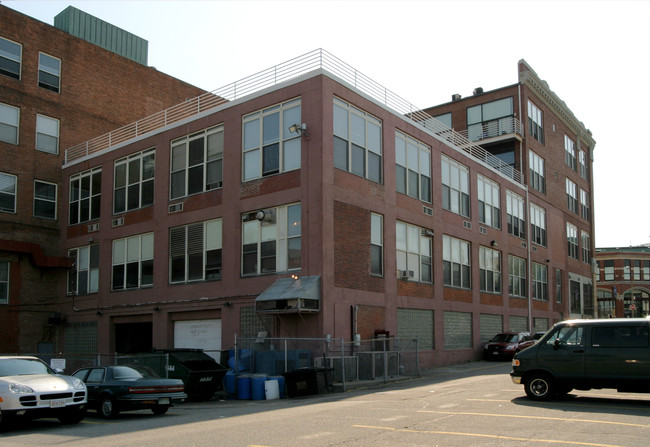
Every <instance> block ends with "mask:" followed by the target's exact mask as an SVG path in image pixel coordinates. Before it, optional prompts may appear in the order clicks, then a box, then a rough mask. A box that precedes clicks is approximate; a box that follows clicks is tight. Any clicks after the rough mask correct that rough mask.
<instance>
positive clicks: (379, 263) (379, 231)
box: [370, 213, 384, 275]
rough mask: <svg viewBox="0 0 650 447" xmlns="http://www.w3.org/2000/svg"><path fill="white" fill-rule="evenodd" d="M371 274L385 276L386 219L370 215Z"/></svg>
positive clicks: (378, 215)
mask: <svg viewBox="0 0 650 447" xmlns="http://www.w3.org/2000/svg"><path fill="white" fill-rule="evenodd" d="M370 273H372V274H373V275H383V274H384V217H383V216H382V215H381V214H374V213H372V214H371V215H370Z"/></svg>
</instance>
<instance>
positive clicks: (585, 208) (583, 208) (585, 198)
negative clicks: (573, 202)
mask: <svg viewBox="0 0 650 447" xmlns="http://www.w3.org/2000/svg"><path fill="white" fill-rule="evenodd" d="M580 215H581V216H582V218H583V219H584V220H591V206H590V205H589V193H588V192H587V191H585V190H584V189H582V188H580Z"/></svg>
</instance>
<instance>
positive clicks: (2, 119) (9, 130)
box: [0, 103, 20, 144]
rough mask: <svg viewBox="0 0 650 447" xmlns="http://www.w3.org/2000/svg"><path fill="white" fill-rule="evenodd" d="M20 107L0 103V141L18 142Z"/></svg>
mask: <svg viewBox="0 0 650 447" xmlns="http://www.w3.org/2000/svg"><path fill="white" fill-rule="evenodd" d="M19 122H20V109H19V108H18V107H14V106H10V105H7V104H2V103H0V141H4V142H5V143H10V144H18V123H19Z"/></svg>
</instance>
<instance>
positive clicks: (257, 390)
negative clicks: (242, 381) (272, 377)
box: [251, 374, 268, 400]
mask: <svg viewBox="0 0 650 447" xmlns="http://www.w3.org/2000/svg"><path fill="white" fill-rule="evenodd" d="M267 378H268V374H253V377H252V380H251V396H252V397H253V400H264V399H265V398H266V397H265V396H266V392H265V391H264V382H266V379H267Z"/></svg>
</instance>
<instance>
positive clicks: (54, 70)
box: [38, 53, 61, 93]
mask: <svg viewBox="0 0 650 447" xmlns="http://www.w3.org/2000/svg"><path fill="white" fill-rule="evenodd" d="M38 86H39V87H43V88H45V89H47V90H52V91H53V92H57V93H59V91H60V86H61V60H60V59H57V58H55V57H52V56H49V55H47V54H45V53H38Z"/></svg>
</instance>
